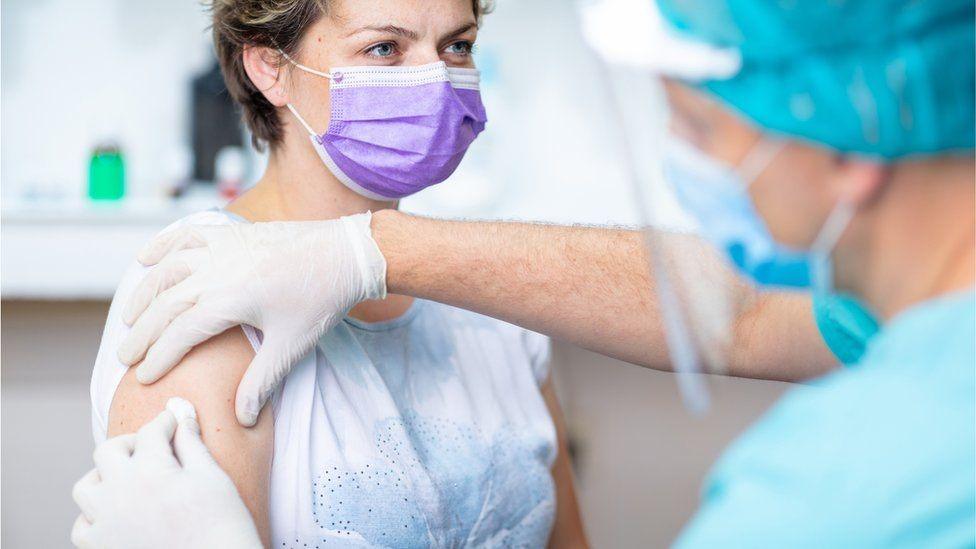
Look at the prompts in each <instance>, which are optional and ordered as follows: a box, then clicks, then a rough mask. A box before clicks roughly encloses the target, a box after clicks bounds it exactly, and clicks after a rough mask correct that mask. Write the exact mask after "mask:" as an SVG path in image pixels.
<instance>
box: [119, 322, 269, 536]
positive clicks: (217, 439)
mask: <svg viewBox="0 0 976 549" xmlns="http://www.w3.org/2000/svg"><path fill="white" fill-rule="evenodd" d="M253 357H254V351H253V349H252V348H251V345H250V343H249V342H248V341H247V339H246V337H245V336H244V333H243V332H242V331H241V329H240V328H233V329H231V330H228V331H227V332H224V333H223V334H221V335H219V336H216V337H214V338H213V339H211V340H209V341H207V342H206V343H204V344H202V345H200V346H198V347H196V348H194V349H193V350H192V351H190V353H188V354H187V355H186V357H184V358H183V360H182V362H180V364H178V365H177V366H176V367H175V368H174V369H173V370H172V371H171V372H170V373H169V374H167V375H166V376H164V377H163V378H162V379H160V380H159V381H157V382H156V383H153V384H152V385H142V384H141V383H139V382H138V381H137V380H136V378H135V368H131V369H130V370H129V371H128V372H127V373H126V374H125V377H124V378H123V379H122V382H121V383H120V384H119V386H118V389H116V392H115V396H114V397H113V399H112V406H111V408H110V410H109V425H108V435H109V436H115V435H119V434H124V433H131V432H135V431H136V430H138V429H139V427H141V426H142V425H143V424H145V423H147V422H149V421H150V420H152V419H153V418H154V417H155V416H156V415H157V414H159V412H160V411H162V410H163V409H164V408H165V406H166V401H167V400H168V399H169V398H170V397H173V396H180V397H183V398H185V399H187V400H189V401H190V402H192V403H193V405H194V406H195V407H196V409H197V415H198V417H199V422H200V430H201V434H202V437H203V441H204V443H205V444H206V445H207V448H209V449H210V452H211V453H212V454H213V456H214V458H215V459H216V460H217V463H218V464H220V466H221V468H222V469H223V470H224V471H226V472H227V474H228V475H229V476H230V478H231V480H233V481H234V485H235V486H236V487H237V491H238V492H239V493H240V495H241V498H242V499H243V500H244V503H245V504H246V505H247V507H248V509H249V510H250V511H251V515H252V516H253V517H254V522H255V524H256V525H257V528H258V532H260V534H261V536H262V539H263V540H264V542H265V544H267V543H268V541H269V524H268V483H269V477H270V472H271V456H272V452H273V446H274V440H273V436H274V430H273V421H272V417H271V413H270V411H269V409H268V408H265V410H264V411H263V412H262V413H261V416H260V417H259V419H258V422H257V425H255V426H254V427H253V428H245V427H242V426H241V425H240V424H239V423H238V422H237V417H236V415H235V412H234V402H235V395H236V393H237V385H238V383H239V382H240V380H241V377H242V376H243V375H244V371H245V370H246V369H247V366H248V365H249V364H250V362H251V359H252V358H253Z"/></svg>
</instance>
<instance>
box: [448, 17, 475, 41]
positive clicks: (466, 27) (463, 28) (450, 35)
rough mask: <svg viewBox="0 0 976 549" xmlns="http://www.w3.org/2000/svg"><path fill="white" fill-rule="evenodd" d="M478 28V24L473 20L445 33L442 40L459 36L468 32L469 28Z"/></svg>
mask: <svg viewBox="0 0 976 549" xmlns="http://www.w3.org/2000/svg"><path fill="white" fill-rule="evenodd" d="M476 28H478V24H477V23H475V22H473V21H472V22H471V23H467V24H465V25H461V26H460V27H458V28H456V29H454V30H453V31H451V32H449V33H447V34H445V35H444V38H442V40H450V39H451V38H457V37H458V36H460V35H462V34H464V33H466V32H468V31H469V30H471V29H476Z"/></svg>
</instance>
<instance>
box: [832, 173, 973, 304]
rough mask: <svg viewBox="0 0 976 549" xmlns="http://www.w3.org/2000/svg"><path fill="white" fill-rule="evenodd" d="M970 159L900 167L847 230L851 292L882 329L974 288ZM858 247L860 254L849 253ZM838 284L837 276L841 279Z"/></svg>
mask: <svg viewBox="0 0 976 549" xmlns="http://www.w3.org/2000/svg"><path fill="white" fill-rule="evenodd" d="M973 171H974V164H973V160H972V159H971V158H957V159H940V160H929V161H925V160H923V161H916V162H906V163H904V164H901V165H899V166H898V167H897V168H896V169H895V170H894V171H893V174H892V176H891V180H890V181H889V182H888V183H887V184H886V188H885V189H884V191H883V192H882V194H881V196H879V197H878V198H877V200H876V201H874V202H873V203H871V204H870V205H868V206H866V207H865V208H864V210H863V212H862V213H863V214H864V215H863V216H859V217H862V219H861V220H859V221H858V224H859V225H860V227H855V226H854V225H853V224H852V227H851V229H852V231H851V233H852V235H851V239H850V241H851V243H852V244H853V246H850V245H849V246H848V248H849V249H848V250H847V251H846V253H841V250H838V256H839V257H844V256H846V257H847V261H845V262H846V263H848V264H849V265H852V266H853V267H854V268H853V269H850V270H849V271H851V272H849V274H850V276H847V277H844V278H848V279H849V280H850V283H849V284H846V285H847V286H849V287H850V289H852V290H853V291H854V292H855V293H856V294H857V295H859V296H861V297H862V298H863V299H864V300H865V301H866V302H867V304H868V305H869V306H871V308H872V309H873V310H874V311H875V312H876V313H877V314H879V315H880V317H881V318H882V319H883V320H885V321H887V320H890V319H891V318H892V317H894V316H896V315H897V314H898V313H900V312H902V311H904V310H905V309H907V308H910V307H911V306H913V305H916V304H918V303H921V302H923V301H926V300H929V299H933V298H936V297H939V296H941V295H944V294H948V293H951V292H954V291H959V290H964V289H967V288H971V287H973V285H974V282H976V269H974V262H976V250H974V247H976V238H974V230H976V213H974V211H976V210H974V200H976V192H974V187H973ZM854 247H856V248H857V250H851V249H850V248H854ZM839 276H842V275H839Z"/></svg>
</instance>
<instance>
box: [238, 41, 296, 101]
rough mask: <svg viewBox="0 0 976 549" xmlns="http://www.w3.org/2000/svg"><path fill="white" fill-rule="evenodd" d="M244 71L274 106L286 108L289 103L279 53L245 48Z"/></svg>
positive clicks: (253, 47)
mask: <svg viewBox="0 0 976 549" xmlns="http://www.w3.org/2000/svg"><path fill="white" fill-rule="evenodd" d="M243 57H244V71H245V72H247V76H248V78H250V79H251V83H253V84H254V87H256V88H257V89H259V90H261V93H262V94H263V95H264V97H265V99H267V100H268V101H269V102H270V103H271V104H272V105H274V106H276V107H284V106H285V105H286V104H287V103H288V91H287V90H286V89H285V78H284V75H285V71H284V70H282V68H281V66H280V65H279V63H278V61H279V60H278V52H276V51H273V50H272V49H271V48H265V47H258V46H245V47H244V54H243Z"/></svg>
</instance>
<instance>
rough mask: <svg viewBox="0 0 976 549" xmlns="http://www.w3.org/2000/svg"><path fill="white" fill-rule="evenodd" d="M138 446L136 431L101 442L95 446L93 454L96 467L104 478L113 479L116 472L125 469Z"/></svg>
mask: <svg viewBox="0 0 976 549" xmlns="http://www.w3.org/2000/svg"><path fill="white" fill-rule="evenodd" d="M135 447H136V435H135V434H134V433H130V434H126V435H119V436H116V437H112V438H110V439H108V440H106V441H105V442H103V443H101V444H99V445H98V446H97V447H96V448H95V453H94V455H93V456H92V457H93V459H94V461H95V468H96V469H98V475H99V476H100V477H101V478H102V480H108V479H111V478H112V477H113V476H115V474H116V473H117V472H118V471H120V470H121V469H123V468H124V467H125V466H126V465H127V464H128V462H129V458H131V457H132V451H133V450H134V449H135Z"/></svg>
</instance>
